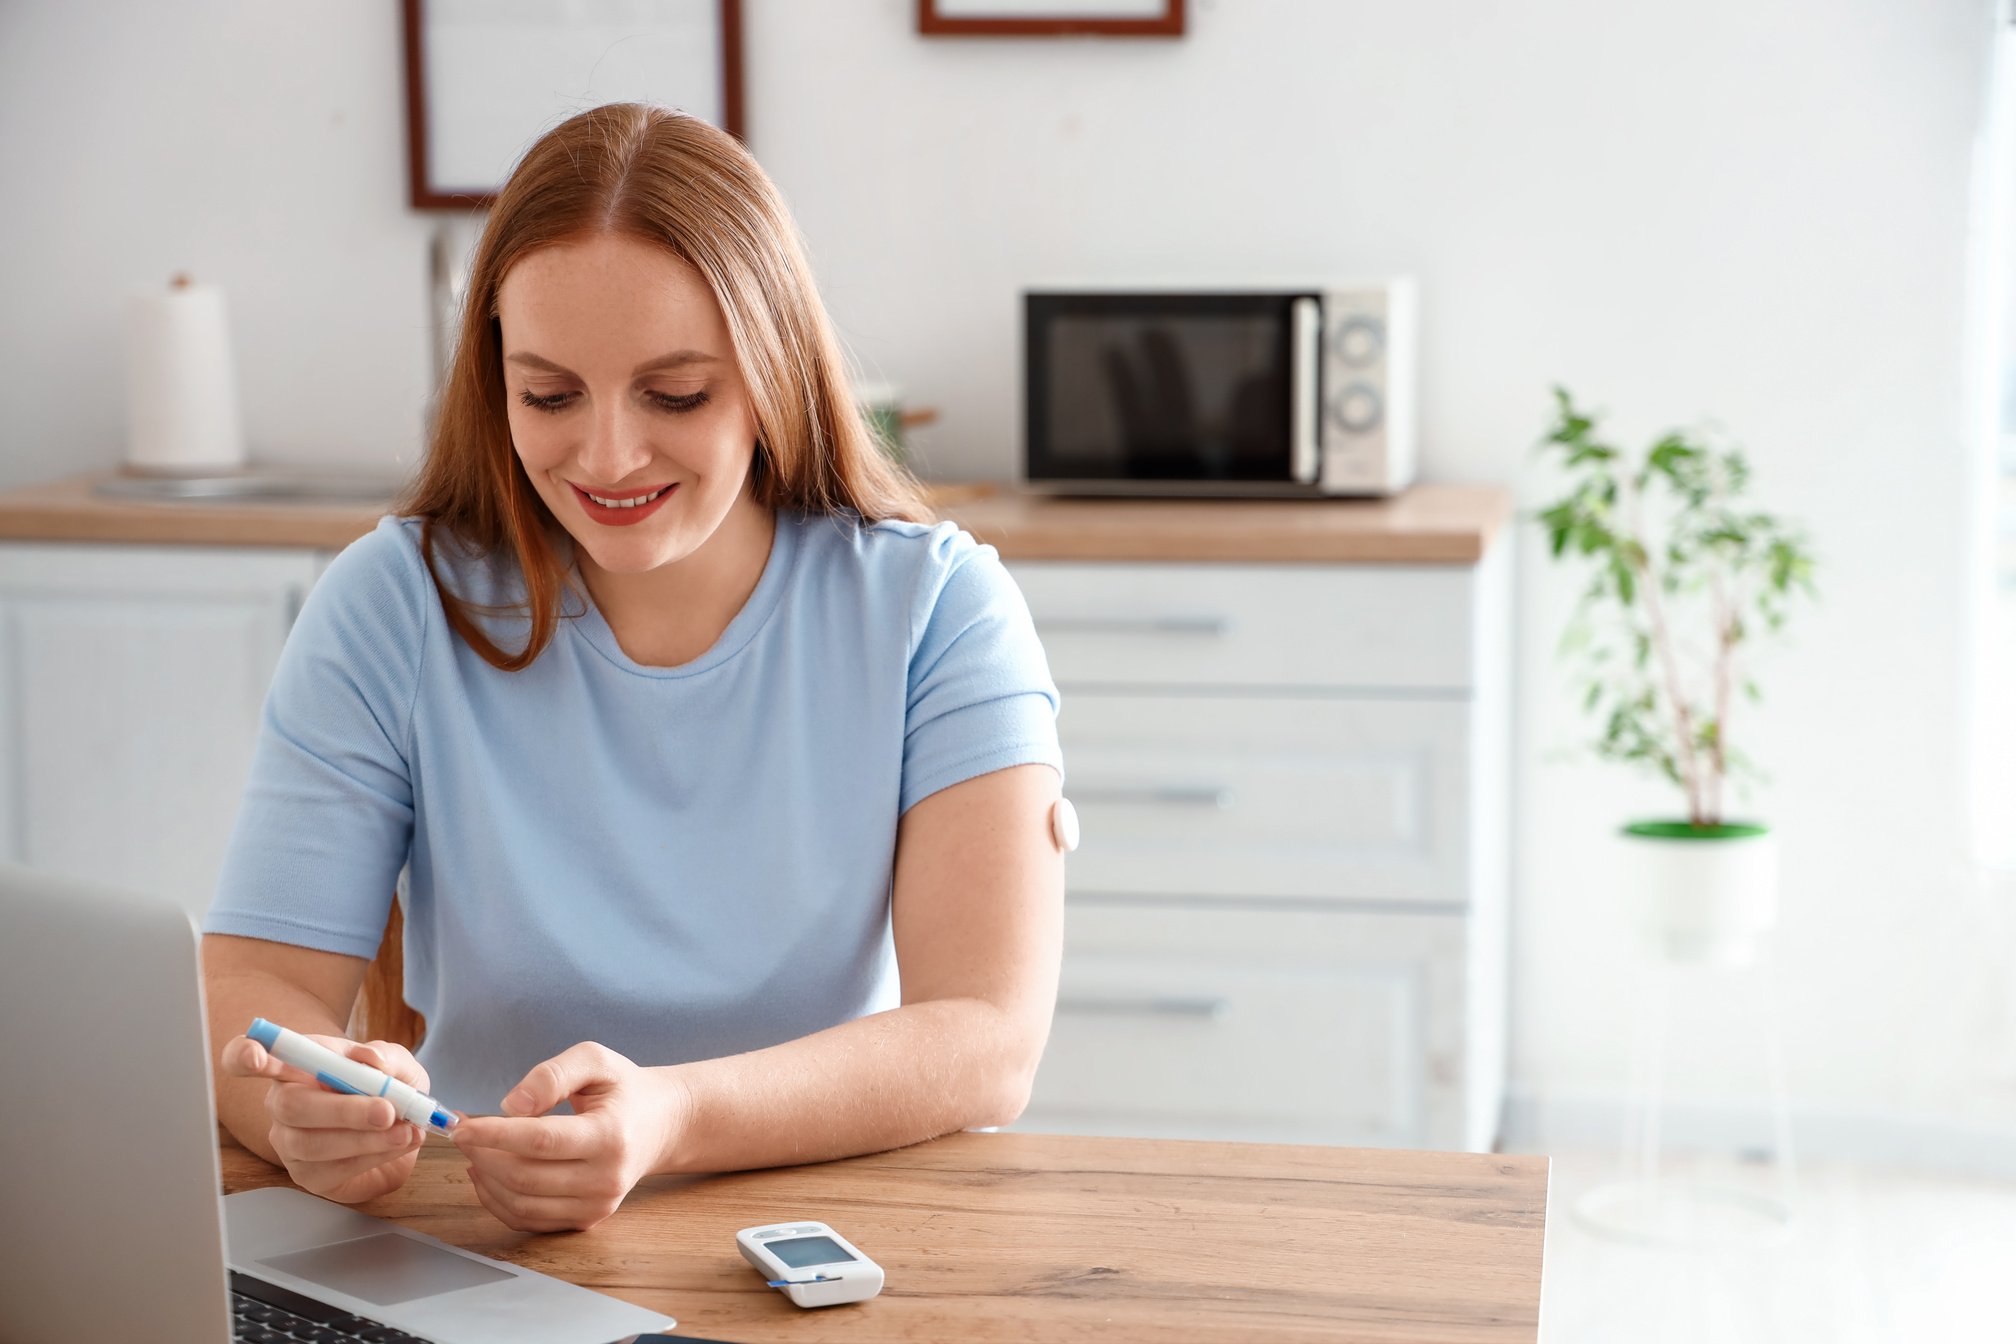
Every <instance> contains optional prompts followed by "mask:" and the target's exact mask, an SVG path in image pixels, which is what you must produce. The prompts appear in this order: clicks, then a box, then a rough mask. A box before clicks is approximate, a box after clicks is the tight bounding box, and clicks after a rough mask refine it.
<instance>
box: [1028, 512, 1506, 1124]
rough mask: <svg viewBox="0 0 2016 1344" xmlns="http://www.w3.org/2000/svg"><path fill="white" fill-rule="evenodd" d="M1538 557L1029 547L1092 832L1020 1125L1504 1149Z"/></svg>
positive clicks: (1035, 597)
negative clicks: (1519, 707)
mask: <svg viewBox="0 0 2016 1344" xmlns="http://www.w3.org/2000/svg"><path fill="white" fill-rule="evenodd" d="M1509 549H1510V548H1509V546H1506V545H1503V544H1500V545H1498V546H1496V547H1495V548H1492V549H1491V550H1488V551H1487V552H1486V553H1485V556H1484V559H1483V560H1482V561H1481V562H1479V563H1477V564H1471V565H1462V564H1446V565H1391V564H1386V565H1382V564H1349V565H1347V564H1337V565H1316V564H1269V563H1251V564H1218V565H1195V564H1175V563H1167V564H1159V563H1147V564H1143V563H1092V562H1047V561H1021V562H1016V561H1011V562H1010V563H1009V569H1010V572H1011V573H1013V575H1014V576H1015V579H1016V581H1017V583H1018V585H1019V586H1020V587H1021V589H1022V592H1023V595H1024V596H1025V597H1026V598H1027V600H1028V602H1029V607H1030V611H1031V613H1032V615H1033V616H1034V617H1035V620H1036V625H1037V629H1038V631H1039V633H1040V634H1041V635H1042V637H1043V644H1044V649H1045V652H1046V653H1047V654H1048V656H1049V660H1050V668H1051V672H1052V674H1053V676H1054V677H1055V678H1056V681H1057V684H1058V688H1059V690H1060V692H1061V694H1062V697H1063V701H1062V708H1061V711H1060V714H1059V718H1058V730H1059V734H1060V736H1061V738H1062V741H1063V749H1064V765H1065V770H1066V772H1067V781H1066V793H1067V794H1068V795H1069V796H1070V797H1071V798H1072V800H1073V802H1074V803H1075V804H1076V805H1077V807H1078V811H1079V816H1080V819H1081V821H1082V823H1083V837H1084V838H1083V842H1082V844H1081V847H1080V848H1079V850H1078V851H1077V852H1076V853H1074V854H1073V855H1072V856H1071V858H1070V859H1069V861H1068V862H1067V867H1066V872H1067V879H1066V880H1067V886H1068V898H1067V910H1066V918H1065V951H1064V967H1063V975H1062V982H1061V986H1060V989H1059V993H1058V1005H1057V1013H1056V1017H1055V1019H1054V1023H1053V1026H1052V1030H1051V1039H1050V1044H1049V1047H1048V1050H1047V1051H1046V1053H1045V1056H1044V1061H1043V1065H1042V1068H1041V1069H1040V1070H1039V1071H1038V1074H1037V1078H1036V1086H1035V1093H1034V1096H1033V1097H1032V1099H1031V1102H1030V1105H1029V1108H1028V1110H1027V1111H1026V1112H1025V1113H1024V1115H1023V1117H1022V1118H1021V1120H1019V1121H1018V1122H1017V1124H1016V1128H1020V1129H1032V1130H1049V1131H1057V1132H1076V1133H1097V1134H1150V1135H1160V1136H1165V1137H1175V1138H1206V1139H1234V1140H1250V1141H1286V1142H1306V1143H1341V1144H1367V1145H1392V1146H1409V1147H1432V1148H1447V1149H1463V1148H1467V1149H1478V1150H1481V1149H1488V1148H1490V1147H1491V1146H1492V1145H1493V1144H1494V1143H1495V1141H1496V1138H1497V1133H1498V1124H1499V1111H1500V1109H1501V1107H1502V1101H1503V1094H1504V1077H1505V1058H1504V1055H1505V1042H1506V1031H1505V1014H1506V1006H1507V1005H1506V976H1505V968H1506V960H1507V948H1506V942H1505V939H1506V933H1505V930H1506V926H1507V920H1506V917H1505V908H1504V907H1505V900H1506V867H1507V862H1508V856H1507V853H1506V846H1507V838H1506V826H1505V812H1506V796H1507V792H1508V789H1509V783H1510V781H1509V778H1508V772H1507V765H1506V763H1507V759H1508V751H1507V749H1508V741H1507V737H1508V732H1509V724H1508V716H1507V710H1506V706H1507V703H1508V698H1509V694H1508V693H1509V678H1510V666H1509V647H1508V639H1507V633H1508V622H1509V608H1510V579H1509V571H1508V566H1509V558H1508V553H1509Z"/></svg>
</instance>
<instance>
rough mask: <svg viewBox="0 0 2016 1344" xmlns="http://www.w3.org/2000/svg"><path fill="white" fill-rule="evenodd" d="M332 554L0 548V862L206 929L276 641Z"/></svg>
mask: <svg viewBox="0 0 2016 1344" xmlns="http://www.w3.org/2000/svg"><path fill="white" fill-rule="evenodd" d="M330 558H331V553H329V552H320V551H314V550H309V549H305V548H304V549H292V548H253V547H237V546H233V547H202V546H184V545H164V546H143V545H97V544H74V543H61V542H40V541H38V542H29V543H7V544H0V707H4V708H5V711H6V712H5V713H4V714H0V852H4V854H5V856H6V857H7V858H8V859H10V860H12V861H14V862H17V863H24V864H28V865H31V866H33V867H37V868H41V869H45V870H48V871H51V872H56V873H62V874H65V875H68V876H73V877H77V878H82V879H85V880H94V881H101V882H105V883H108V884H111V885H115V886H120V887H126V888H131V889H133V890H137V891H153V892H159V893H162V894H164V895H172V896H174V897H175V898H176V899H178V900H180V901H181V902H182V903H183V904H184V905H185V906H186V907H187V908H188V909H189V911H190V913H191V914H192V915H196V916H199V917H200V916H201V914H202V913H203V912H204V911H205V910H206V909H207V908H208V907H209V904H210V898H211V894H212V892H213V890H214V888H215V884H216V878H217V870H218V867H219V865H220V864H221V862H222V861H223V856H224V848H225V844H226V842H227V841H228V839H229V838H230V834H231V826H232V824H233V822H234V821H235V820H236V818H237V812H238V802H239V798H240V797H241V795H242V794H243V791H244V788H245V777H246V772H247V770H248V769H249V768H250V765H251V760H252V748H253V743H254V741H255V740H256V738H257V735H258V729H259V714H260V710H261V708H262V707H263V705H264V703H265V698H266V690H267V686H268V684H269V683H270V682H271V680H272V677H273V670H274V667H275V666H276V665H277V663H278V660H279V657H280V649H281V646H282V644H283V643H284V642H285V640H286V638H287V631H288V629H289V628H290V627H291V626H292V624H293V621H294V616H295V614H296V613H297V612H298V611H299V610H300V608H301V603H302V601H303V599H304V598H305V597H306V596H307V593H308V590H309V588H310V587H311V586H312V585H313V583H314V582H315V579H316V577H317V575H319V574H320V573H321V571H322V569H323V567H324V566H325V565H326V564H327V563H328V561H329V559H330Z"/></svg>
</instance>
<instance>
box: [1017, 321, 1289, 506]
mask: <svg viewBox="0 0 2016 1344" xmlns="http://www.w3.org/2000/svg"><path fill="white" fill-rule="evenodd" d="M1307 302H1308V303H1309V304H1310V306H1311V308H1312V309H1313V307H1314V300H1313V299H1312V300H1307ZM1296 303H1297V299H1296V296H1291V295H1180V296H1178V295H1141V294H1136V295H1031V296H1030V297H1029V329H1028V336H1029V350H1028V357H1029V366H1028V376H1029V386H1028V392H1029V401H1028V411H1029V417H1030V418H1029V473H1030V476H1031V478H1032V479H1038V480H1063V481H1072V480H1075V481H1086V482H1092V481H1110V482H1135V483H1141V484H1143V485H1150V484H1153V483H1156V482H1165V483H1169V484H1171V485H1180V484H1191V485H1209V484H1211V483H1215V482H1223V483H1225V484H1227V485H1235V484H1240V483H1249V484H1257V483H1268V482H1273V483H1280V482H1284V481H1295V480H1314V479H1315V475H1314V463H1315V455H1314V451H1313V444H1314V432H1315V427H1314V423H1313V419H1312V420H1311V421H1310V423H1309V424H1308V425H1306V426H1303V425H1300V424H1299V423H1298V420H1299V417H1298V413H1297V411H1296V409H1295V402H1296V394H1297V393H1298V392H1301V391H1302V390H1303V389H1302V387H1301V386H1300V384H1301V383H1302V380H1303V376H1304V375H1303V374H1301V373H1299V372H1298V365H1299V364H1300V363H1301V362H1302V359H1301V356H1300V353H1299V351H1298V349H1297V347H1298V346H1299V345H1301V344H1302V343H1303V336H1302V334H1301V332H1300V330H1299V328H1300V325H1301V322H1300V321H1299V320H1298V316H1297V314H1298V312H1299V310H1298V308H1297V307H1296ZM1313 316H1314V314H1313V313H1312V317H1313ZM1317 334H1318V332H1317V323H1314V322H1312V323H1311V324H1310V325H1309V330H1308V332H1307V334H1306V340H1307V342H1308V344H1309V349H1310V351H1311V359H1310V361H1309V365H1308V367H1309V371H1310V372H1309V376H1313V369H1314V363H1313V350H1314V341H1315V340H1316V338H1317ZM1311 400H1312V404H1313V397H1312V398H1311ZM1298 438H1299V439H1300V440H1301V441H1303V444H1304V448H1298ZM1305 449H1306V451H1305ZM1305 471H1306V472H1307V474H1306V475H1305V474H1304V472H1305Z"/></svg>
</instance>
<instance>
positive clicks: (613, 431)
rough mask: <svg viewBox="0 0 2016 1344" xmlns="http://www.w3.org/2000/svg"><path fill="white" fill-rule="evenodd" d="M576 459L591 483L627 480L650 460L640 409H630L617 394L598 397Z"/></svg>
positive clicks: (614, 485)
mask: <svg viewBox="0 0 2016 1344" xmlns="http://www.w3.org/2000/svg"><path fill="white" fill-rule="evenodd" d="M576 460H577V461H578V462H579V463H580V466H581V473H582V475H584V476H586V477H587V478H588V480H589V482H590V483H592V484H595V485H604V486H608V487H610V488H611V489H614V488H616V487H617V486H620V485H624V484H627V483H629V481H630V477H632V476H634V475H635V474H636V473H637V472H639V471H641V470H643V469H644V467H645V466H646V465H647V464H648V463H649V462H650V461H651V443H650V436H649V433H648V431H647V429H646V426H645V424H644V420H643V416H642V413H641V412H633V411H632V410H631V409H630V408H629V407H627V406H625V405H623V404H622V402H621V399H620V398H616V399H604V400H601V401H600V403H599V404H598V405H597V406H596V407H595V411H594V414H593V415H592V416H591V417H590V418H589V423H588V432H587V438H586V439H584V440H583V441H582V444H581V450H580V452H579V453H577V454H576Z"/></svg>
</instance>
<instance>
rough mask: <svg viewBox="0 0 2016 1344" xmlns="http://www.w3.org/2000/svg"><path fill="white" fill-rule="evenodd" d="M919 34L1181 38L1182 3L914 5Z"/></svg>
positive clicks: (923, 0)
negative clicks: (1084, 34)
mask: <svg viewBox="0 0 2016 1344" xmlns="http://www.w3.org/2000/svg"><path fill="white" fill-rule="evenodd" d="M917 31H918V32H920V33H926V34H933V35H946V36H959V37H969V36H970V37H1050V36H1060V35H1065V34H1079V33H1099V34H1103V35H1105V36H1109V37H1181V36H1183V0H917Z"/></svg>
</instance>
